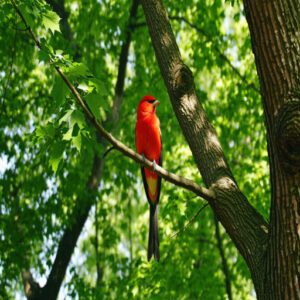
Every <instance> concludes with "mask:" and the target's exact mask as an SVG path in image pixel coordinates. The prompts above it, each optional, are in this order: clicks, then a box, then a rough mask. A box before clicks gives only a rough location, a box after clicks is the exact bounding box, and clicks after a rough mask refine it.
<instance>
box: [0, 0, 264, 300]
mask: <svg viewBox="0 0 300 300" xmlns="http://www.w3.org/2000/svg"><path fill="white" fill-rule="evenodd" d="M48 2H52V1H48ZM54 2H55V1H53V3H54ZM17 4H18V5H19V8H20V10H21V11H22V13H23V14H24V16H25V18H26V20H27V22H28V23H29V25H30V26H31V27H32V29H33V31H34V33H35V34H36V35H37V36H38V37H39V39H40V42H41V45H42V50H41V51H38V49H37V48H36V47H35V46H34V44H33V41H32V40H31V39H30V36H29V35H28V32H27V30H26V28H24V24H23V23H22V22H21V20H20V18H19V17H18V16H17V14H16V12H15V11H14V9H13V7H12V5H11V2H10V1H7V0H4V1H2V2H1V4H0V58H1V59H0V97H1V98H0V106H1V110H0V111H1V117H0V128H1V130H0V141H1V144H0V183H1V184H0V218H1V219H0V239H1V243H0V253H1V254H0V295H2V297H4V298H5V299H15V298H16V297H24V296H22V295H24V294H23V288H22V283H21V277H20V272H21V270H22V269H23V268H28V267H30V268H31V270H32V271H33V274H34V276H35V278H37V279H38V281H39V283H40V284H41V285H42V284H44V283H45V280H46V278H47V275H48V273H49V270H50V268H51V266H52V263H53V259H54V257H55V253H56V250H57V245H58V241H59V239H60V237H61V236H62V233H63V230H64V228H66V226H68V224H69V223H70V222H74V220H72V219H70V215H71V212H72V211H73V209H74V203H75V200H76V199H81V198H85V197H87V196H90V197H92V196H96V204H95V205H94V206H93V208H92V210H91V211H90V215H89V218H88V221H87V222H86V225H85V227H84V230H83V232H82V233H81V236H80V239H79V241H78V243H77V247H76V249H75V253H74V255H73V257H72V260H71V263H70V265H69V267H68V271H67V275H66V278H65V281H64V283H63V287H62V290H61V292H60V299H64V298H69V299H94V298H96V297H102V298H104V299H123V298H129V299H131V298H134V299H147V298H148V299H149V298H151V299H170V298H175V299H196V298H197V299H226V297H227V295H226V290H225V283H224V279H225V278H224V276H225V275H224V272H223V269H222V262H221V257H220V253H219V249H218V247H217V240H216V233H215V222H214V218H213V214H212V211H211V210H210V208H209V207H207V208H205V209H204V210H203V211H202V212H201V213H200V215H199V216H198V217H197V218H196V220H195V221H194V222H193V223H192V224H191V225H190V226H188V228H187V229H186V230H185V231H180V230H181V229H182V228H183V227H184V226H185V224H187V222H188V221H189V220H190V219H191V218H192V217H193V216H194V215H195V213H196V212H197V211H198V210H199V209H200V208H201V207H202V206H203V204H204V202H203V201H202V200H201V199H199V198H195V197H194V195H193V194H191V193H189V192H187V191H185V190H182V189H180V188H177V187H176V186H174V185H172V184H169V183H167V182H165V181H164V182H163V187H162V194H161V200H160V211H159V227H160V236H161V254H162V258H161V262H160V263H156V262H153V261H151V262H150V263H148V262H147V261H146V245H147V231H148V205H147V202H146V198H145V195H144V191H143V188H142V183H141V176H140V170H139V167H138V165H136V164H135V163H133V162H132V161H130V160H129V159H127V158H124V157H123V156H122V154H120V153H118V152H116V151H111V152H110V153H109V154H108V155H107V158H106V163H105V167H104V171H103V172H104V173H103V176H102V179H101V183H100V185H99V189H98V191H97V194H96V195H87V189H86V182H87V180H88V178H89V176H90V174H91V170H92V164H93V153H94V152H95V151H97V152H98V153H99V155H103V153H104V152H105V150H106V149H107V146H103V145H102V146H101V145H99V144H97V143H96V137H95V132H94V130H93V128H91V126H90V125H89V124H88V123H87V122H86V121H85V118H84V116H83V114H82V113H81V111H80V110H79V108H77V107H76V105H75V104H74V101H73V100H72V98H71V96H70V93H69V92H68V90H67V88H66V87H65V85H64V83H63V82H62V80H61V79H60V78H59V77H58V76H57V75H56V73H55V70H54V68H53V67H52V64H51V63H50V64H49V60H51V61H52V62H55V63H57V64H58V65H60V66H61V68H62V69H63V70H64V71H65V72H66V73H67V74H68V76H69V78H70V79H71V80H72V82H73V84H74V85H75V86H76V87H77V88H78V89H79V91H80V92H81V94H82V95H83V96H85V100H86V101H87V103H88V105H89V107H90V109H91V110H92V111H93V113H94V115H95V116H96V117H97V118H98V119H99V120H101V121H105V120H106V118H107V116H108V115H109V114H110V111H111V106H112V103H113V98H114V89H115V88H114V86H115V82H116V78H117V71H118V60H119V55H120V49H121V45H122V43H123V42H124V39H125V36H126V32H127V30H128V16H129V10H130V5H131V3H130V1H124V0H118V1H106V0H101V1H94V0H93V1H84V0H82V1H76V0H65V1H64V7H65V12H66V13H67V19H63V20H61V21H60V18H59V16H58V15H57V14H56V13H55V12H54V11H53V7H52V6H50V5H47V4H46V3H44V2H43V1H40V0H24V1H19V2H18V3H17ZM164 4H165V6H166V8H167V10H168V13H169V16H170V18H171V22H172V26H173V30H174V32H175V33H176V38H177V42H178V45H179V48H180V50H181V53H182V56H183V59H184V61H185V63H186V64H187V65H188V66H189V67H190V68H191V69H192V71H193V73H194V76H195V82H196V85H197V91H198V93H199V94H200V98H201V99H202V101H203V105H204V107H205V110H206V112H207V114H208V116H209V118H210V120H211V121H212V123H213V125H214V126H215V127H216V129H217V132H218V134H219V137H220V140H221V143H222V146H223V149H224V151H225V154H226V155H227V159H228V161H229V165H230V167H231V168H232V171H233V173H234V175H235V178H236V180H237V182H238V184H239V186H240V188H241V190H242V191H243V192H244V193H245V194H246V195H247V196H248V198H249V200H250V201H251V203H252V204H253V205H254V206H255V207H256V208H257V209H258V210H259V211H260V212H261V213H262V214H263V215H264V216H267V209H268V205H269V203H268V201H267V199H269V182H268V163H267V147H266V141H265V130H264V123H263V109H262V105H261V99H260V94H259V92H258V89H259V87H258V81H257V76H256V71H255V65H254V58H253V55H252V51H251V44H250V37H249V32H248V27H247V23H246V20H245V17H244V14H243V8H242V5H241V4H240V3H238V2H235V3H234V4H233V5H232V3H230V2H224V1H221V0H216V1H204V0H200V1H195V0H189V1H169V0H165V1H164ZM59 22H60V23H59ZM131 30H132V43H131V46H130V51H129V61H128V65H127V73H126V79H125V90H124V95H123V104H122V107H121V115H120V120H119V122H118V123H117V126H116V128H114V129H113V132H114V135H115V136H117V137H118V138H119V139H120V140H122V141H123V142H124V143H126V144H127V145H129V146H131V147H132V148H134V127H135V118H136V116H135V110H136V106H137V103H138V101H139V99H140V98H141V97H142V96H143V95H144V94H148V93H150V94H153V95H155V96H156V97H157V99H159V100H160V101H161V105H160V106H159V107H158V116H159V118H160V120H161V128H162V136H163V151H164V156H163V157H164V167H165V168H166V169H168V170H170V171H172V172H174V173H177V174H179V175H182V176H186V177H188V178H191V179H193V180H195V181H197V182H199V183H200V182H201V177H200V175H199V174H198V171H197V168H196V167H195V164H194V162H193V158H192V155H191V153H190V151H189V148H188V146H187V144H186V142H185V140H184V138H183V136H182V134H181V132H180V128H179V126H178V124H177V120H176V118H175V116H174V114H173V111H172V108H171V105H170V102H169V100H168V95H167V93H166V90H165V87H164V83H163V80H162V77H161V75H160V72H159V69H158V66H157V63H156V60H155V56H154V52H153V49H152V46H151V41H150V38H149V36H148V31H147V27H146V25H145V20H144V16H143V12H142V9H141V7H139V9H138V17H137V20H136V23H135V24H134V26H132V27H131ZM60 31H61V32H60ZM107 128H108V129H109V130H112V128H110V125H109V124H108V125H107ZM96 228H97V230H96ZM178 231H180V232H179V234H177V235H176V236H175V237H172V235H173V233H175V232H178ZM96 235H97V238H96ZM221 239H222V244H223V248H224V251H225V256H226V260H227V263H228V266H229V272H230V282H231V287H232V292H233V298H234V299H253V298H255V296H254V290H253V286H252V283H251V280H250V275H249V272H248V270H247V268H246V265H245V263H244V262H243V260H242V258H241V257H240V256H239V254H238V253H237V250H236V249H235V247H234V245H233V244H232V242H231V241H230V239H229V238H228V237H227V235H226V233H225V232H224V230H223V229H221ZM96 241H97V242H96ZM97 243H98V246H97V247H95V245H96V244H97ZM96 248H97V249H96ZM96 262H97V263H98V265H99V266H100V268H101V271H102V272H103V276H102V277H101V276H100V277H99V272H98V280H97V270H96Z"/></svg>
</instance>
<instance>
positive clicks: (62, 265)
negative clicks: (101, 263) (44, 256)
mask: <svg viewBox="0 0 300 300" xmlns="http://www.w3.org/2000/svg"><path fill="white" fill-rule="evenodd" d="M47 2H48V3H49V4H51V5H52V6H53V7H54V9H55V10H56V12H57V13H58V14H59V15H60V16H61V17H62V18H64V17H65V18H66V17H67V15H68V14H67V13H66V12H65V11H64V6H63V4H62V3H56V2H55V1H53V0H48V1H47ZM12 3H13V5H14V8H15V9H16V11H17V13H18V14H19V16H20V18H21V19H22V21H23V22H24V24H25V26H26V29H27V30H28V31H29V34H30V35H31V37H32V38H33V40H34V42H35V44H36V45H37V47H38V48H39V49H40V48H41V45H40V43H39V42H38V39H37V38H36V37H35V35H34V33H33V31H32V30H31V28H30V27H29V26H28V24H27V23H26V20H25V18H24V16H23V15H22V13H21V11H20V10H19V9H18V7H17V6H16V4H15V2H14V1H13V0H12ZM138 3H139V0H133V3H132V7H131V10H130V16H129V25H128V27H130V24H131V22H132V21H131V20H132V19H134V18H135V17H136V14H137V8H138ZM63 26H67V27H68V28H67V30H65V31H66V32H69V34H68V35H67V36H65V38H66V39H68V40H71V39H72V33H71V31H70V27H69V25H68V22H67V20H66V21H64V22H63ZM128 37H129V38H128ZM130 42H131V31H130V30H127V33H126V42H125V43H123V45H122V48H121V55H120V59H119V73H118V74H119V75H118V79H117V83H116V89H115V91H116V96H115V98H117V100H115V101H114V104H113V107H114V110H115V111H116V112H118V111H119V110H120V105H121V99H122V94H123V88H124V83H122V82H124V80H125V73H126V65H127V56H128V49H129V45H130ZM76 49H77V47H76ZM124 49H125V50H126V49H127V50H126V51H125V50H124ZM76 53H77V56H78V49H77V52H76ZM120 70H121V71H120ZM110 118H111V119H112V116H111V117H110ZM117 120H118V115H117V116H116V117H115V118H114V119H113V123H114V124H116V122H117ZM98 141H99V142H102V141H103V140H101V139H100V138H99V136H98ZM112 149H113V148H110V150H112ZM110 150H108V151H107V152H106V153H105V155H103V157H102V158H101V159H100V158H99V157H98V155H97V154H95V156H94V163H93V169H92V174H91V176H90V178H89V180H88V183H87V190H96V189H97V188H98V185H99V181H100V178H101V174H102V169H103V166H104V160H105V157H106V155H107V154H108V152H109V151H110ZM93 203H94V200H93V198H87V199H84V200H83V201H82V199H77V201H76V206H75V209H74V213H73V215H72V216H71V217H70V218H71V219H72V220H74V221H73V222H71V224H72V225H71V226H70V227H69V228H67V229H66V230H65V232H64V234H63V236H62V238H61V240H60V242H59V246H58V249H57V253H56V257H55V260H54V263H53V266H52V268H51V271H50V274H49V277H48V280H47V282H46V285H45V286H44V287H43V288H41V287H40V286H39V285H38V284H37V283H36V282H35V281H34V279H33V276H32V274H31V272H30V271H24V272H23V273H24V274H26V276H22V278H23V283H24V288H25V292H26V291H28V293H26V295H27V298H28V299H38V298H39V297H40V298H43V299H56V297H57V294H58V292H59V289H60V286H61V283H62V280H63V278H64V275H65V272H66V269H67V266H68V264H69V261H70V258H71V255H72V253H73V251H74V248H75V246H76V242H77V240H78V237H79V235H80V232H81V230H82V227H83V226H84V223H85V221H86V219H87V217H88V214H89V211H90V208H91V206H92V205H93Z"/></svg>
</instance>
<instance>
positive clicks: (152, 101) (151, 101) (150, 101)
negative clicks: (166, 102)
mask: <svg viewBox="0 0 300 300" xmlns="http://www.w3.org/2000/svg"><path fill="white" fill-rule="evenodd" d="M147 102H149V103H154V102H155V99H154V100H147Z"/></svg>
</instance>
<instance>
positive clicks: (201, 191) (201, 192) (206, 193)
mask: <svg viewBox="0 0 300 300" xmlns="http://www.w3.org/2000/svg"><path fill="white" fill-rule="evenodd" d="M18 13H19V14H21V15H22V13H21V12H20V10H18ZM22 17H23V16H22ZM22 19H23V20H24V21H25V19H24V17H23V18H22ZM25 22H26V21H25ZM25 24H26V26H27V23H25ZM29 29H30V28H29ZM30 33H31V35H32V36H33V39H34V41H36V45H37V46H38V47H39V48H40V46H39V44H38V42H37V39H36V38H35V36H34V35H33V33H32V30H31V29H30ZM55 69H56V71H57V73H58V74H59V75H60V76H61V78H62V79H63V81H64V82H65V83H66V85H67V86H68V88H69V90H70V91H71V93H72V94H73V96H74V97H75V100H76V101H77V104H78V105H79V106H80V107H81V109H82V110H83V112H84V114H85V116H86V118H87V119H88V120H89V121H90V122H91V124H92V125H93V126H94V127H95V128H96V129H97V131H98V132H99V133H100V134H101V136H102V137H103V138H104V139H105V140H107V141H108V142H109V143H110V144H112V145H113V146H114V148H115V149H117V150H119V151H120V152H122V153H123V154H124V155H125V156H127V157H129V158H131V159H133V160H134V161H136V162H137V163H139V164H140V165H142V166H144V167H147V168H148V169H151V170H153V171H155V172H156V173H157V174H158V175H160V176H161V177H162V178H164V179H165V180H167V181H169V182H171V183H173V184H175V185H177V186H180V187H183V188H185V189H187V190H190V191H191V192H193V193H195V194H196V195H198V196H200V197H202V198H203V199H205V200H207V201H212V200H214V199H215V193H214V191H213V190H209V189H206V188H204V187H201V186H200V185H198V184H197V183H195V182H194V181H192V180H190V179H186V178H184V177H181V176H178V175H176V174H173V173H170V172H168V171H167V170H165V169H163V168H162V167H160V166H159V165H155V169H154V164H153V162H152V161H150V160H148V159H146V158H143V157H142V156H141V155H140V154H138V153H136V152H135V151H133V150H132V149H131V148H129V147H127V146H126V145H125V144H123V143H122V142H120V141H119V140H117V139H116V138H115V137H114V136H113V135H112V134H110V133H109V132H107V131H106V130H105V129H104V128H103V127H102V125H101V124H100V123H99V122H98V121H97V120H96V118H95V117H94V115H93V114H92V113H91V112H90V110H89V109H88V107H87V106H86V105H85V102H84V100H83V99H82V98H81V96H80V94H79V93H78V91H77V90H76V88H75V87H74V86H73V85H72V83H71V82H70V81H69V79H68V78H67V76H66V75H65V74H64V73H63V71H62V70H61V69H60V68H59V67H58V66H55Z"/></svg>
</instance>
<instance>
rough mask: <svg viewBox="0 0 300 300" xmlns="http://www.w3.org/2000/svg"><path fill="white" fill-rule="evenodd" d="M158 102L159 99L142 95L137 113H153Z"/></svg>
mask: <svg viewBox="0 0 300 300" xmlns="http://www.w3.org/2000/svg"><path fill="white" fill-rule="evenodd" d="M158 104H159V101H158V100H156V99H155V98H154V97H153V96H150V95H147V96H144V97H143V98H142V99H141V101H140V103H139V106H138V110H137V112H138V115H141V116H143V115H148V114H153V113H155V110H156V106H157V105H158Z"/></svg>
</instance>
